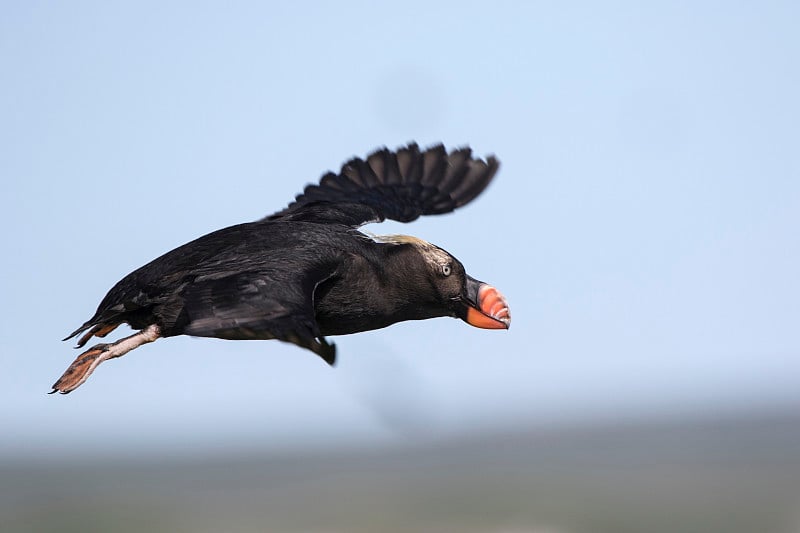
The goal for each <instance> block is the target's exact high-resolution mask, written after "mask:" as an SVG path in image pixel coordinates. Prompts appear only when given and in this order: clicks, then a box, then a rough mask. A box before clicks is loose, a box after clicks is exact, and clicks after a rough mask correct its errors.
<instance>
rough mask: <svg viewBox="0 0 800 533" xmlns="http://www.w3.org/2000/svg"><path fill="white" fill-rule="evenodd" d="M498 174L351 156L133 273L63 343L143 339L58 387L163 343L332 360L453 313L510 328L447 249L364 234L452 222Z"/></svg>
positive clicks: (443, 157) (414, 156) (110, 349)
mask: <svg viewBox="0 0 800 533" xmlns="http://www.w3.org/2000/svg"><path fill="white" fill-rule="evenodd" d="M498 167H499V162H498V161H497V159H495V158H494V157H493V156H489V157H487V158H486V160H481V159H476V158H473V157H472V152H471V150H470V149H469V148H461V149H457V150H453V151H451V152H450V153H448V152H447V151H446V150H445V148H444V147H443V146H442V145H437V146H433V147H431V148H429V149H427V150H425V151H420V149H419V147H418V146H417V145H416V144H413V143H412V144H409V145H408V146H406V147H403V148H400V149H399V150H397V151H395V152H392V151H389V150H387V149H385V148H384V149H381V150H377V151H375V152H373V153H372V154H370V155H369V156H367V158H366V159H359V158H354V159H351V160H350V161H348V162H347V163H345V164H344V165H343V166H342V169H341V171H340V172H339V173H338V174H334V173H332V172H329V173H327V174H325V175H324V176H322V178H321V180H320V182H319V184H318V185H308V186H307V187H306V188H305V190H304V191H303V192H302V193H301V194H299V195H297V197H296V198H295V200H294V201H293V202H292V203H291V204H289V206H288V207H286V208H285V209H283V210H281V211H278V212H277V213H275V214H273V215H270V216H268V217H266V218H263V219H261V220H258V221H255V222H248V223H244V224H239V225H236V226H231V227H228V228H224V229H221V230H218V231H214V232H212V233H209V234H208V235H205V236H203V237H200V238H198V239H196V240H193V241H191V242H189V243H186V244H184V245H182V246H179V247H178V248H175V249H174V250H172V251H170V252H167V253H166V254H164V255H162V256H161V257H158V258H156V259H154V260H153V261H151V262H149V263H147V264H146V265H144V266H143V267H141V268H139V269H137V270H135V271H133V272H131V273H130V274H128V275H127V276H125V277H124V278H122V279H121V280H120V281H119V282H118V283H117V284H116V285H114V286H113V287H112V288H111V290H110V291H109V292H108V294H106V296H105V298H103V300H102V301H101V302H100V305H99V306H98V308H97V311H96V312H95V314H94V316H93V317H92V318H90V319H89V320H87V321H86V322H85V323H84V324H83V325H82V326H80V327H79V328H78V329H76V330H75V331H73V332H72V333H71V334H70V335H69V336H68V337H67V338H65V339H64V340H68V339H71V338H73V337H76V336H78V335H81V334H82V335H81V337H80V339H79V340H78V346H77V347H78V348H80V347H83V346H84V345H85V344H86V343H87V342H88V341H89V340H90V339H91V338H92V337H105V336H106V335H108V334H109V333H111V332H112V331H113V330H114V329H115V328H117V326H119V325H120V324H123V323H127V324H128V325H130V326H131V327H132V328H133V329H134V330H137V332H136V333H134V334H133V335H130V336H128V337H125V338H123V339H120V340H118V341H116V342H114V343H110V344H96V345H94V346H92V347H91V348H89V349H88V350H86V351H85V352H83V353H82V354H80V355H79V356H78V357H77V359H75V361H74V362H73V363H72V365H70V367H69V368H68V369H67V370H66V371H65V372H64V374H63V375H62V376H61V377H60V378H59V379H58V381H56V382H55V384H53V390H52V392H60V393H62V394H67V393H69V392H71V391H73V390H75V389H76V388H78V387H79V386H80V385H81V384H83V382H85V381H86V379H87V378H88V377H89V375H90V374H91V373H92V372H93V371H94V369H95V368H97V366H98V365H99V364H100V363H102V362H103V361H105V360H108V359H113V358H116V357H120V356H122V355H125V354H126V353H128V352H130V351H131V350H133V349H134V348H137V347H139V346H141V345H142V344H146V343H149V342H153V341H155V340H156V339H158V338H160V337H174V336H176V335H191V336H195V337H216V338H219V339H232V340H241V339H278V340H281V341H285V342H291V343H294V344H296V345H298V346H300V347H302V348H306V349H308V350H311V351H312V352H314V353H315V354H317V355H318V356H320V357H321V358H322V359H324V360H325V361H326V362H327V363H329V364H331V365H332V364H333V363H334V361H335V358H336V346H335V345H334V344H332V343H329V342H328V341H327V340H326V338H325V337H326V336H329V335H346V334H350V333H357V332H360V331H368V330H373V329H378V328H383V327H386V326H389V325H391V324H394V323H396V322H401V321H404V320H422V319H427V318H433V317H440V316H450V317H456V318H460V319H462V320H464V321H465V322H467V323H468V324H470V325H472V326H475V327H478V328H487V329H508V327H509V325H510V324H511V314H510V311H509V308H508V305H507V304H506V300H505V298H504V297H503V296H502V295H501V294H500V292H498V291H497V289H495V288H494V287H492V286H491V285H488V284H486V283H483V282H481V281H478V280H476V279H474V278H472V277H470V276H469V275H468V274H467V273H466V271H465V270H464V266H463V265H462V264H461V262H460V261H459V260H458V259H456V258H455V257H453V256H452V255H451V254H450V253H448V252H447V251H445V250H443V249H442V248H440V247H438V246H436V245H434V244H431V243H429V242H426V241H423V240H422V239H418V238H416V237H410V236H406V235H390V236H383V237H379V236H373V235H368V234H366V233H362V232H360V231H358V229H357V228H359V227H360V226H362V225H363V224H367V223H370V222H381V221H383V220H385V219H391V220H397V221H400V222H411V221H413V220H416V219H417V218H419V217H420V216H421V215H438V214H442V213H449V212H451V211H453V210H455V209H457V208H459V207H461V206H463V205H465V204H467V203H469V202H470V201H472V200H473V199H474V198H475V197H476V196H478V195H479V194H480V193H481V192H482V191H483V190H484V189H485V188H486V186H487V185H489V183H490V182H491V180H492V178H493V177H494V175H495V173H496V172H497V169H498Z"/></svg>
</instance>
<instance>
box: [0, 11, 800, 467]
mask: <svg viewBox="0 0 800 533" xmlns="http://www.w3.org/2000/svg"><path fill="white" fill-rule="evenodd" d="M798 14H799V13H798V7H797V4H796V3H792V2H785V3H781V2H777V3H770V4H768V5H756V4H753V5H747V4H738V3H737V4H730V5H721V4H717V3H705V2H700V3H693V4H674V3H670V2H663V3H647V4H641V5H640V4H636V3H617V2H612V3H592V2H585V3H576V4H570V5H569V6H564V5H561V4H552V5H546V4H539V3H528V4H525V5H522V4H521V3H518V2H508V3H506V2H493V3H484V4H481V3H469V4H464V3H463V2H458V3H456V2H444V3H434V4H430V3H427V2H426V3H417V4H414V3H411V4H409V3H406V4H403V5H402V6H400V5H388V4H387V5H376V4H373V3H368V2H364V3H360V2H344V3H342V2H338V3H322V2H320V3H312V4H302V3H297V4H291V5H289V4H286V5H273V4H272V3H237V4H234V5H229V6H226V7H225V8H224V9H223V8H221V7H219V6H215V5H214V4H198V3H194V2H191V3H180V2H178V3H169V4H164V5H162V4H157V3H152V4H149V5H148V6H146V7H145V6H143V5H142V4H128V5H120V4H106V3H95V4H91V3H90V4H80V5H76V4H45V3H35V2H23V3H14V4H9V5H6V6H5V8H4V9H3V17H2V20H0V65H1V66H2V71H3V73H4V76H3V78H4V81H3V83H2V84H0V114H1V116H2V121H0V122H2V126H0V142H2V146H3V149H2V155H0V175H2V176H3V180H2V194H0V202H2V212H0V217H2V221H3V225H4V227H5V228H6V230H5V231H4V232H3V234H2V241H3V249H4V250H5V254H4V260H3V261H2V264H0V283H2V294H3V297H4V309H5V317H4V319H3V320H2V321H0V328H1V329H0V333H2V334H1V335H0V343H2V347H1V349H2V354H3V355H2V357H3V360H4V369H5V370H6V374H5V378H6V379H5V380H4V383H3V386H2V391H1V392H0V395H1V396H0V397H2V400H3V404H4V406H5V407H4V408H3V409H2V411H0V424H2V426H3V428H4V431H3V433H4V435H3V437H2V439H0V458H4V459H13V458H18V457H27V458H34V459H35V458H37V457H38V458H47V457H50V458H52V457H97V456H109V457H113V456H115V455H117V454H118V455H122V456H139V455H141V456H153V457H157V456H159V455H161V454H166V455H170V456H174V455H182V454H192V453H204V452H207V451H214V450H217V451H223V452H224V451H225V450H226V449H231V450H234V449H242V448H247V447H251V448H252V449H308V450H325V449H333V448H336V447H340V446H344V447H347V446H355V447H359V446H365V447H369V446H374V445H396V444H402V443H413V442H417V441H435V440H436V439H439V438H447V437H450V436H453V435H459V434H473V435H479V434H481V433H483V432H492V431H503V430H506V429H509V428H519V427H537V426H544V425H553V424H567V425H580V424H582V423H587V424H597V423H599V422H602V421H614V420H622V419H631V420H648V419H652V418H663V419H675V418H678V419H680V418H681V417H686V418H687V419H690V418H692V417H693V416H697V415H707V414H711V415H715V414H726V415H727V414H734V415H735V414H736V413H748V412H752V411H769V410H771V409H776V410H778V409H788V410H795V409H796V408H797V407H798V406H800V387H798V386H797V385H798V376H800V357H798V355H800V353H798V352H800V350H799V346H800V344H798V338H797V331H798V323H800V320H799V319H800V277H799V276H798V275H797V273H798V272H800V239H798V228H800V179H799V178H800V172H798V170H800V168H799V167H798V158H797V146H798V140H800V136H799V135H798V133H800V132H799V129H800V113H799V111H800V104H798V98H797V95H798V94H800V77H799V74H798V51H799V50H800V35H798V33H797V31H796V21H797V20H798ZM410 140H415V141H417V142H419V143H420V144H421V145H422V146H428V145H430V144H433V143H436V142H440V141H441V142H443V143H444V144H445V145H446V146H447V147H448V148H453V147H456V146H461V145H464V144H469V145H470V146H472V147H473V149H474V151H475V153H476V154H477V155H480V156H485V155H488V154H490V153H494V154H496V155H497V157H498V158H499V159H500V161H501V163H502V166H501V169H500V172H499V174H498V176H497V178H496V180H495V182H494V183H493V184H492V185H491V187H490V188H489V189H488V190H487V191H486V192H485V193H484V195H482V196H481V197H479V198H478V199H477V200H476V201H475V202H474V203H473V204H471V205H469V206H467V207H465V208H463V209H461V210H459V211H457V212H456V213H455V214H452V215H448V216H441V217H427V218H426V219H422V220H419V221H417V222H416V223H414V224H411V225H401V224H383V225H380V226H370V227H367V228H366V229H367V230H369V231H373V232H376V233H408V234H412V235H417V236H419V237H422V238H424V239H426V240H430V241H431V242H434V243H436V244H438V245H440V246H442V247H443V248H445V249H447V250H449V251H450V252H452V253H453V254H454V255H455V256H457V257H458V258H459V259H460V260H462V261H463V262H464V264H465V265H466V267H467V270H468V272H469V273H470V274H472V275H473V276H475V277H477V278H479V279H482V280H485V281H487V282H490V283H492V284H493V285H495V286H496V287H498V289H499V290H501V291H502V292H503V293H504V294H505V295H506V297H507V298H508V300H509V303H510V305H511V309H512V315H513V323H512V328H511V329H510V331H508V332H495V331H483V330H477V329H473V328H470V327H468V326H467V325H465V324H464V323H462V322H460V321H456V320H448V319H437V320H430V321H424V322H416V323H404V324H399V325H396V326H392V327H390V328H387V329H384V330H380V331H375V332H369V333H365V334H359V335H355V336H347V337H338V338H333V339H332V340H333V341H334V342H336V344H337V346H338V349H339V363H338V366H337V367H336V368H334V369H330V368H328V367H327V366H326V365H325V364H324V363H322V362H321V361H320V360H319V359H318V358H316V357H314V356H313V355H312V354H310V353H308V352H305V351H302V350H300V349H298V348H296V347H294V346H289V345H283V344H281V343H278V342H274V341H269V342H226V341H215V340H198V339H191V338H174V339H166V340H160V341H159V342H156V343H154V344H152V345H148V346H145V347H143V348H141V349H139V350H136V351H135V352H133V353H132V354H130V355H128V356H126V357H124V358H121V359H119V360H115V361H113V362H108V363H106V364H104V365H102V366H101V367H100V368H99V369H98V371H97V372H96V373H95V374H94V375H93V376H92V377H91V378H90V379H89V381H88V382H87V383H86V384H85V385H84V386H82V387H81V388H80V389H79V390H78V391H76V392H75V393H73V394H71V395H69V396H66V397H52V396H47V395H46V394H45V393H46V392H47V391H48V390H49V386H50V384H51V383H52V382H53V381H55V379H56V378H57V377H58V376H59V375H60V374H61V372H62V371H63V370H64V369H65V368H66V367H67V366H68V365H69V363H70V362H71V361H72V359H73V358H74V357H75V355H76V354H77V352H75V351H73V350H71V349H70V347H69V345H68V344H67V343H62V342H60V341H59V339H61V338H62V337H64V335H66V334H67V333H68V332H70V331H71V330H72V329H74V328H75V327H76V326H78V325H79V324H80V323H82V322H83V321H84V320H85V319H87V318H88V317H89V316H91V314H92V312H93V311H94V309H95V307H96V305H97V304H98V303H99V301H100V299H101V298H102V297H103V295H104V294H105V293H106V291H107V290H108V289H109V288H110V287H111V286H112V285H113V284H114V283H115V282H116V281H117V280H118V279H120V278H121V277H122V276H124V275H125V274H127V273H128V272H130V271H131V270H133V269H135V268H137V267H139V266H141V265H142V264H144V263H146V262H147V261H149V260H151V259H153V258H155V257H156V256H158V255H160V254H162V253H164V252H166V251H168V250H170V249H171V248H173V247H175V246H178V245H180V244H182V243H184V242H186V241H189V240H191V239H193V238H195V237H197V236H200V235H202V234H205V233H207V232H209V231H212V230H215V229H218V228H221V227H224V226H228V225H232V224H236V223H240V222H245V221H249V220H255V219H258V218H260V217H263V216H265V215H267V214H270V213H272V212H274V211H276V210H278V209H280V208H282V207H284V206H285V205H286V204H287V203H288V202H290V201H291V200H292V198H293V197H294V195H295V194H296V193H298V192H299V191H300V190H301V189H302V187H303V186H304V185H305V184H306V183H310V182H314V181H316V180H317V179H318V178H319V176H320V175H321V174H322V173H323V172H324V171H326V170H328V169H338V167H339V165H340V164H341V163H342V162H343V161H345V160H346V159H348V158H349V157H351V156H353V155H359V156H363V155H365V154H366V153H368V152H369V151H371V150H373V149H375V148H376V147H379V146H383V145H385V146H388V147H390V148H394V147H397V146H400V145H403V144H405V143H406V142H408V141H410ZM115 338H116V337H115Z"/></svg>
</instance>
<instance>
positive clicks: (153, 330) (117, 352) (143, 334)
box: [50, 324, 161, 394]
mask: <svg viewBox="0 0 800 533" xmlns="http://www.w3.org/2000/svg"><path fill="white" fill-rule="evenodd" d="M160 336H161V329H160V328H159V327H158V325H156V324H151V325H149V326H147V327H146V328H145V329H143V330H141V331H139V332H138V333H134V334H133V335H131V336H129V337H125V338H124V339H120V340H118V341H117V342H115V343H113V344H95V345H94V346H92V347H91V348H89V349H88V350H86V351H85V352H83V353H82V354H80V355H79V356H78V357H77V358H76V359H75V361H73V362H72V364H71V365H69V368H68V369H67V370H66V372H64V374H63V375H62V376H61V377H60V378H58V381H56V382H55V383H54V384H53V390H52V391H51V392H50V394H52V393H54V392H60V393H61V394H67V393H68V392H72V391H74V390H75V389H77V388H78V387H80V386H81V385H82V384H83V382H84V381H86V380H87V379H88V378H89V376H90V375H91V374H92V372H94V369H95V368H97V365H99V364H100V363H102V362H103V361H105V360H106V359H114V358H115V357H122V356H123V355H125V354H126V353H128V352H130V351H131V350H133V349H134V348H138V347H139V346H141V345H142V344H147V343H148V342H153V341H154V340H156V339H157V338H159V337H160Z"/></svg>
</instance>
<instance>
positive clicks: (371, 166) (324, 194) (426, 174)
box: [266, 143, 500, 227]
mask: <svg viewBox="0 0 800 533" xmlns="http://www.w3.org/2000/svg"><path fill="white" fill-rule="evenodd" d="M499 165H500V163H499V162H498V161H497V159H496V158H495V157H494V156H489V157H487V158H486V160H481V159H475V158H473V157H472V151H471V149H470V148H468V147H465V148H460V149H457V150H453V151H452V152H450V153H449V154H448V153H447V151H446V150H445V148H444V146H442V145H441V144H439V145H436V146H433V147H431V148H428V149H427V150H425V151H424V152H421V151H420V149H419V146H417V145H416V144H413V143H412V144H409V145H408V146H405V147H402V148H400V149H398V150H397V151H396V152H392V151H390V150H388V149H386V148H383V149H381V150H377V151H375V152H373V153H371V154H370V155H368V156H367V158H366V159H360V158H354V159H351V160H350V161H348V162H347V163H345V164H344V165H343V166H342V169H341V171H340V172H339V174H334V173H332V172H329V173H327V174H325V175H324V176H323V177H322V178H321V180H320V182H319V184H318V185H308V186H307V187H306V188H305V190H304V191H303V193H302V194H299V195H298V196H297V197H296V198H295V201H294V202H292V203H291V204H290V205H289V206H288V207H287V208H285V209H283V210H281V211H278V212H277V213H275V214H273V215H271V216H269V217H267V218H266V220H302V221H306V222H319V223H338V224H345V225H349V226H352V227H358V226H360V225H362V224H366V223H368V222H380V221H383V220H385V219H387V218H388V219H391V220H397V221H399V222H411V221H412V220H416V219H417V218H419V217H420V216H422V215H438V214H442V213H449V212H451V211H453V210H454V209H456V208H458V207H461V206H463V205H466V204H467V203H469V202H471V201H472V200H473V199H475V197H477V196H478V195H479V194H480V193H481V192H482V191H483V190H484V189H485V188H486V187H487V186H488V185H489V183H490V182H491V181H492V178H493V177H494V175H495V174H496V172H497V169H498V167H499Z"/></svg>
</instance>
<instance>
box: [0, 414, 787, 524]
mask: <svg viewBox="0 0 800 533" xmlns="http://www.w3.org/2000/svg"><path fill="white" fill-rule="evenodd" d="M0 531H2V532H37V533H38V532H48V531H58V532H60V533H71V532H76V533H77V532H80V533H87V532H122V533H124V532H129V531H130V532H133V531H148V532H160V531H164V532H193V533H194V532H231V533H233V532H256V531H270V532H272V531H275V532H400V531H430V532H466V533H471V532H489V533H522V532H537V533H545V532H550V533H604V532H608V533H625V532H631V533H634V532H635V533H642V532H648V533H657V532H664V533H667V532H669V533H675V532H698V533H699V532H725V533H736V532H742V533H797V532H798V531H800V414H795V413H792V414H781V415H774V414H773V415H769V416H767V415H759V416H756V415H752V416H748V417H738V418H728V419H722V418H717V419H704V420H694V421H685V420H684V421H678V422H658V423H655V422H651V423H641V422H640V423H636V424H634V423H630V424H622V423H618V424H615V425H608V426H604V427H593V428H560V429H557V428H550V429H539V430H531V429H526V430H520V431H518V432H515V433H513V434H506V435H494V436H484V437H474V438H470V439H461V440H457V441H449V442H439V443H427V444H417V445H413V446H408V447H404V448H402V449H392V450H385V449H384V450H370V451H364V450H361V451H347V452H345V451H338V452H334V453H328V454H325V453H316V454H300V453H298V454H287V453H283V454H280V455H276V454H269V455H264V456H258V455H253V454H250V455H249V456H236V457H230V456H228V457H223V456H220V455H217V456H213V457H205V458H198V457H195V458H193V459H183V460H179V459H163V460H150V459H148V460H144V459H130V458H129V459H125V460H124V461H123V460H112V459H104V460H103V461H101V462H99V463H95V462H90V461H88V460H83V461H73V462H71V464H61V463H59V462H57V461H53V460H47V459H42V460H41V461H33V460H27V461H25V462H19V461H11V460H9V461H6V462H5V464H2V465H0Z"/></svg>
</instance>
